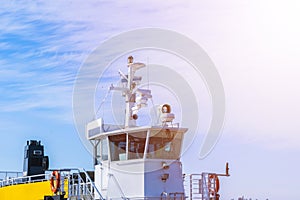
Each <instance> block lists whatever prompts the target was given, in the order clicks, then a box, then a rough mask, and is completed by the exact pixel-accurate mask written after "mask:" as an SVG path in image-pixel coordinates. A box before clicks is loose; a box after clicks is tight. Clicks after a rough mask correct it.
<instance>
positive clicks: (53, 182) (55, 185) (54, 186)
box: [50, 170, 60, 194]
mask: <svg viewBox="0 0 300 200" xmlns="http://www.w3.org/2000/svg"><path fill="white" fill-rule="evenodd" d="M50 186H51V191H52V192H53V193H54V194H56V193H57V192H58V191H59V188H60V173H59V172H58V171H56V170H55V171H53V172H52V176H51V179H50Z"/></svg>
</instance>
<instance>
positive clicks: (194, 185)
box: [184, 173, 219, 200]
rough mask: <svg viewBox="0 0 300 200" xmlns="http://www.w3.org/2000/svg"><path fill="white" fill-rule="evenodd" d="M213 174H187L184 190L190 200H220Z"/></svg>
mask: <svg viewBox="0 0 300 200" xmlns="http://www.w3.org/2000/svg"><path fill="white" fill-rule="evenodd" d="M211 175H216V174H213V173H202V174H185V175H184V189H185V194H186V198H187V199H188V200H195V199H199V200H219V195H218V194H217V192H213V191H216V187H217V186H216V182H215V181H214V180H213V179H211Z"/></svg>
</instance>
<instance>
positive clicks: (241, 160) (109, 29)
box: [0, 0, 300, 200]
mask: <svg viewBox="0 0 300 200" xmlns="http://www.w3.org/2000/svg"><path fill="white" fill-rule="evenodd" d="M0 8H1V10H0V26H1V28H0V30H1V31H0V94H1V96H0V97H1V98H0V131H1V133H0V134H1V138H2V139H1V140H0V146H1V151H0V160H1V170H16V171H20V170H21V169H22V155H23V146H24V145H25V143H26V140H28V139H40V140H42V143H43V144H44V145H45V146H46V152H47V154H48V155H49V156H50V167H53V168H55V167H76V166H80V167H85V168H92V165H91V161H92V159H91V156H90V154H89V153H88V151H87V150H86V149H85V147H84V146H83V145H82V143H81V141H80V139H79V137H78V134H77V132H76V128H75V125H74V122H73V113H72V94H73V86H74V81H75V80H76V75H77V72H78V70H79V69H80V67H81V65H82V63H84V61H85V60H86V58H87V57H88V55H89V54H90V53H91V52H92V51H93V50H94V49H96V48H97V47H98V46H99V45H100V44H101V43H102V42H104V41H105V40H107V39H109V38H110V37H112V36H114V35H116V34H119V33H121V32H124V31H129V30H132V29H136V28H144V27H158V28H164V29H170V30H174V31H177V32H179V33H181V34H183V35H185V36H187V37H189V38H191V39H192V40H194V41H195V42H197V43H198V44H199V45H200V46H201V47H202V48H203V49H205V51H206V52H207V54H208V55H209V56H210V58H211V59H212V60H213V62H214V63H215V66H216V68H217V69H218V71H219V74H220V76H221V78H222V80H223V85H224V88H225V95H226V121H225V125H224V130H223V134H222V137H221V138H220V140H219V142H218V144H217V145H216V147H215V148H214V150H213V151H212V152H211V154H209V156H207V157H206V158H205V159H203V160H196V161H195V158H198V152H199V150H200V145H201V141H202V140H203V138H204V135H203V133H202V132H200V133H199V135H198V136H197V137H196V138H195V141H194V143H193V144H192V146H191V147H190V148H189V150H188V151H187V153H186V154H185V155H184V157H183V161H184V168H185V170H186V171H187V172H192V171H194V172H195V171H197V172H200V171H221V172H222V171H223V170H224V164H225V162H227V161H229V162H230V165H231V167H230V168H231V174H232V176H231V177H230V178H226V179H222V180H221V181H222V185H221V191H222V193H221V195H222V196H223V197H224V199H230V198H237V197H238V196H240V195H245V196H248V197H252V198H258V199H266V198H269V199H272V200H276V199H297V198H300V193H299V190H298V189H297V187H296V186H298V185H299V184H298V181H297V180H298V179H299V178H300V176H299V175H298V172H299V168H300V161H299V158H298V157H299V153H300V146H299V141H300V134H299V132H300V126H299V119H300V114H299V113H300V106H299V102H300V101H299V100H300V95H299V94H300V93H299V87H298V86H299V85H300V79H299V76H300V70H299V65H300V56H299V46H300V39H299V35H300V28H299V23H298V19H299V18H300V15H299V12H298V11H299V9H300V3H299V2H297V1H293V0H287V1H283V0H275V1H268V0H263V1H258V0H254V1H238V0H229V1H226V2H225V1H206V0H204V1H185V2H184V1H164V2H160V1H151V2H147V3H144V2H140V1H128V2H111V1H91V0H90V1H85V2H84V3H83V2H81V1H64V2H61V1H51V2H44V1H32V2H27V3H25V2H21V1H18V0H12V1H5V2H2V3H1V6H0ZM141 58H142V59H143V57H141ZM141 61H142V62H145V61H143V60H141ZM207 110H208V109H207ZM207 110H204V111H205V112H204V116H205V114H207V115H210V113H209V112H208V111H207ZM206 112H207V113H206ZM201 119H202V118H201ZM203 120H204V121H205V120H206V121H207V119H204V118H203ZM206 121H205V122H206ZM205 128H206V127H205V126H203V127H202V128H201V130H204V132H205Z"/></svg>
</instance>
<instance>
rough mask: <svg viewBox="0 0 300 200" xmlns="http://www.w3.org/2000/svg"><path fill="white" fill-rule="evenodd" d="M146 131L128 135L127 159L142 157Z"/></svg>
mask: <svg viewBox="0 0 300 200" xmlns="http://www.w3.org/2000/svg"><path fill="white" fill-rule="evenodd" d="M146 136H147V132H146V131H143V132H138V133H133V134H129V135H128V159H142V158H143V157H144V151H145V142H146Z"/></svg>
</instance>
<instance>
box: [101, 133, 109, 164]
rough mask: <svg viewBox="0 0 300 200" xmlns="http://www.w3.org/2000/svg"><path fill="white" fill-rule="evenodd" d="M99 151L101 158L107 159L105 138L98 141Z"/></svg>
mask: <svg viewBox="0 0 300 200" xmlns="http://www.w3.org/2000/svg"><path fill="white" fill-rule="evenodd" d="M100 148H101V149H100V152H101V155H100V157H101V160H104V161H105V160H108V146H107V139H106V138H104V139H102V140H101V141H100Z"/></svg>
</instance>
